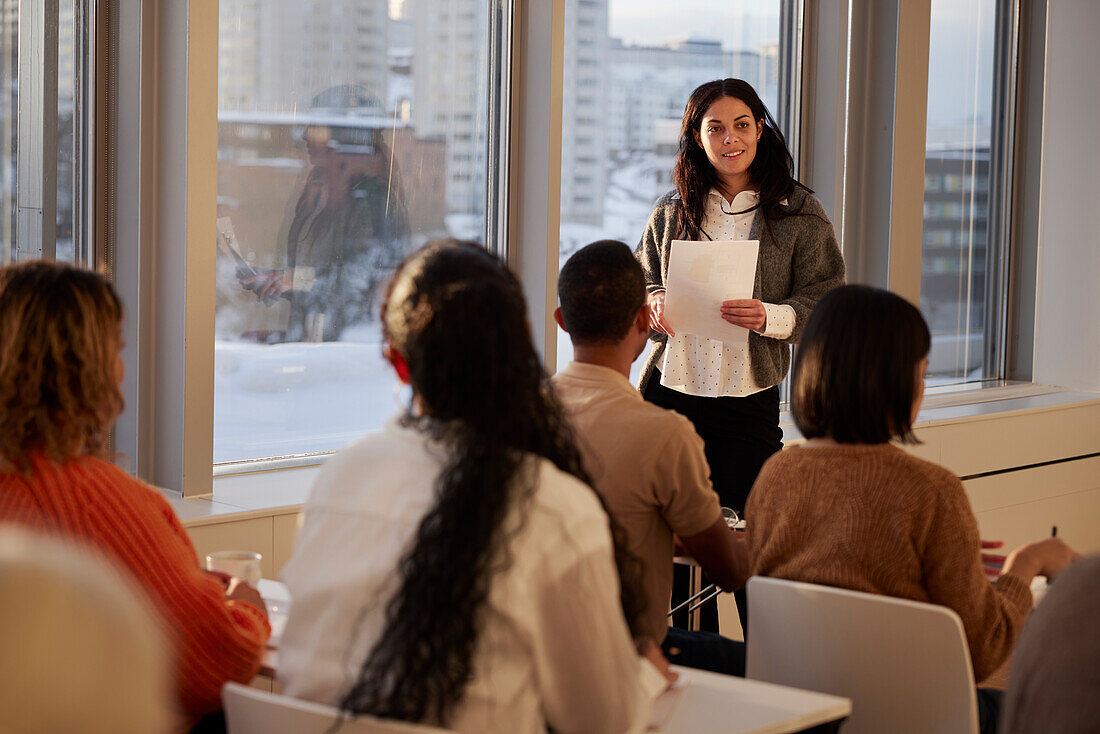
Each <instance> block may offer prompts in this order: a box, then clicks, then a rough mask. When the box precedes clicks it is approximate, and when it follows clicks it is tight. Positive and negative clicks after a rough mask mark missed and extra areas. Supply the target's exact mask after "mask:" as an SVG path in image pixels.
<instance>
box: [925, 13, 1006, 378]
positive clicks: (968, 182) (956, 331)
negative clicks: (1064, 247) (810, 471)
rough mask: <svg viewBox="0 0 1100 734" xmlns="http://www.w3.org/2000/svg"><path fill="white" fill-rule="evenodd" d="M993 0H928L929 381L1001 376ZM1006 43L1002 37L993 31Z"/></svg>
mask: <svg viewBox="0 0 1100 734" xmlns="http://www.w3.org/2000/svg"><path fill="white" fill-rule="evenodd" d="M995 28H996V7H995V3H994V2H993V0H960V1H958V2H955V1H954V0H932V16H931V28H930V34H929V36H930V46H929V54H928V59H929V60H928V128H927V139H926V145H925V189H924V237H923V242H924V247H923V250H922V257H921V284H920V293H921V298H920V300H921V303H920V306H921V312H922V313H923V314H924V317H925V319H926V320H927V321H928V325H929V327H930V329H931V331H932V351H931V353H930V355H929V366H928V373H929V379H930V382H931V384H936V383H941V384H942V383H949V382H964V381H973V380H980V379H982V378H985V377H990V376H994V377H1000V375H999V374H995V373H996V371H997V370H996V368H995V366H994V365H991V364H988V363H987V355H988V354H989V353H990V348H991V347H992V346H993V345H992V344H990V343H989V342H990V341H991V340H996V339H998V338H999V337H998V335H997V334H996V333H995V332H994V330H993V329H991V328H990V327H989V324H990V322H989V318H988V317H989V314H987V313H986V309H987V296H988V295H989V293H988V289H989V288H990V286H991V284H990V282H989V278H988V277H987V276H988V273H989V262H990V260H991V259H994V258H997V257H999V256H1000V251H999V250H998V249H996V248H995V247H994V246H995V245H996V244H997V243H990V242H988V238H987V237H986V232H987V231H988V227H989V222H990V188H989V182H990V176H989V174H990V154H991V148H992V146H993V140H994V136H995V135H997V134H998V132H997V129H996V126H995V124H994V120H995V116H994V107H993V105H994V99H993V84H994V82H993V73H994V60H995V54H996V51H997V49H996V43H997V40H998V39H995ZM1000 40H1001V42H1003V39H1000Z"/></svg>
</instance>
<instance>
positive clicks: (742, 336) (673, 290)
mask: <svg viewBox="0 0 1100 734" xmlns="http://www.w3.org/2000/svg"><path fill="white" fill-rule="evenodd" d="M759 253H760V240H740V241H732V240H723V241H716V242H692V241H689V240H673V241H672V250H671V252H669V256H668V277H667V278H666V279H665V321H667V322H668V325H669V326H670V327H672V331H673V332H675V333H676V334H695V335H696V336H701V337H706V338H707V339H718V340H720V341H723V342H726V343H727V344H745V343H746V342H748V339H749V332H748V329H745V328H742V327H740V326H734V325H733V324H731V323H729V322H728V321H726V320H725V319H723V318H722V312H721V308H722V301H729V300H732V299H734V298H752V288H753V285H754V284H755V282H756V258H757V256H758V255H759Z"/></svg>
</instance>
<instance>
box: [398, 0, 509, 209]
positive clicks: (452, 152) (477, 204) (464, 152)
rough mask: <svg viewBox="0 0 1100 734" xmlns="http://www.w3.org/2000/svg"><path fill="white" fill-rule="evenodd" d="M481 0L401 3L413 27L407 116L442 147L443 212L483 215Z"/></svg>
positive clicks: (484, 92)
mask: <svg viewBox="0 0 1100 734" xmlns="http://www.w3.org/2000/svg"><path fill="white" fill-rule="evenodd" d="M487 6H488V4H487V3H485V2H484V1H483V0H422V1H421V2H416V3H413V4H411V7H406V8H405V12H406V13H407V14H408V17H410V18H411V20H412V23H413V26H414V27H415V39H416V47H415V50H414V52H413V62H412V63H413V100H414V101H413V104H412V120H413V127H414V128H415V129H416V134H417V135H418V136H419V137H421V138H433V139H439V140H443V141H444V142H445V147H446V182H447V184H446V186H447V193H446V196H447V210H448V211H449V212H457V213H463V214H483V213H484V208H485V191H486V181H485V170H486V160H485V151H486V146H485V131H486V129H487V128H486V124H487V123H486V114H485V110H486V107H487V105H486V102H485V101H486V100H487V99H488V96H487V87H488V82H489V80H488V73H487V71H486V68H487V66H486V59H485V54H486V49H487V47H488V43H487V40H486V39H485V38H484V35H485V30H484V29H485V28H486V24H487V16H486V13H487V12H488V10H487Z"/></svg>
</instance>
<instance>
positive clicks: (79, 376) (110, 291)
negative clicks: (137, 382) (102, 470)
mask: <svg viewBox="0 0 1100 734" xmlns="http://www.w3.org/2000/svg"><path fill="white" fill-rule="evenodd" d="M121 347H122V303H121V301H119V299H118V295H117V294H116V293H115V290H114V288H113V287H111V284H110V283H109V282H108V281H107V280H106V279H105V278H104V277H103V276H101V275H99V274H98V273H95V272H93V271H91V270H84V269H82V268H77V267H73V266H71V265H63V264H60V263H54V262H46V261H33V262H26V263H21V264H18V265H9V266H7V267H4V268H0V464H3V465H6V466H8V467H14V468H15V469H16V470H17V471H19V472H20V473H24V474H25V473H28V472H29V471H30V470H31V462H30V455H31V454H32V453H38V454H41V455H43V456H45V457H46V458H47V459H50V460H52V461H56V462H65V461H68V460H70V459H73V458H76V457H78V456H83V455H92V456H99V457H104V456H105V455H106V453H107V440H108V436H109V432H110V429H111V426H112V425H113V424H114V421H115V418H117V417H118V414H119V413H120V412H122V405H123V403H122V392H121V390H120V389H119V384H118V373H117V365H118V357H119V350H120V349H121Z"/></svg>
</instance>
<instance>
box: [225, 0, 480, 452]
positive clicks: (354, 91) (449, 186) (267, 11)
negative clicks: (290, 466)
mask: <svg viewBox="0 0 1100 734" xmlns="http://www.w3.org/2000/svg"><path fill="white" fill-rule="evenodd" d="M485 6H486V3H484V2H482V1H481V0H325V2H302V0H221V3H220V17H219V21H220V31H219V33H220V37H219V58H218V84H219V86H218V238H217V246H218V260H217V262H218V273H217V297H216V298H217V302H216V317H215V330H216V334H215V340H216V341H215V368H216V373H215V403H214V413H215V415H214V459H215V462H219V463H220V462H228V461H237V460H243V459H253V458H262V457H273V456H286V455H292V454H301V453H308V452H314V451H327V450H333V449H336V448H339V447H340V446H343V445H344V444H346V443H347V442H348V441H349V440H352V439H354V438H356V437H358V436H360V435H362V434H363V433H364V432H365V431H367V430H370V429H374V428H378V427H380V426H381V425H382V423H383V422H384V421H385V420H386V419H387V417H388V416H389V415H391V414H392V413H393V412H394V411H395V410H396V409H397V407H398V406H397V403H396V402H395V390H394V386H395V380H394V379H393V378H392V377H391V372H390V369H389V367H388V365H387V364H386V363H385V362H384V361H383V360H382V357H381V329H380V326H379V321H378V319H379V313H378V311H379V306H380V300H381V298H382V296H383V292H384V289H385V286H386V283H387V281H388V278H389V276H390V274H391V273H392V271H393V269H394V267H395V266H396V265H397V264H398V263H399V262H400V261H401V259H402V258H403V257H404V256H405V255H406V254H407V253H408V252H409V251H411V250H412V249H414V248H415V247H417V246H419V245H420V244H423V243H424V242H426V241H428V240H429V239H432V238H435V237H440V236H455V237H462V238H467V239H474V240H477V241H484V238H485V222H486V211H485V208H486V194H485V190H486V188H485V187H486V183H485V173H486V170H487V166H488V162H487V160H486V158H487V151H488V145H487V137H488V136H487V133H488V125H489V121H488V119H487V114H488V109H489V101H488V96H487V95H488V89H487V80H488V78H489V75H488V71H487V68H486V47H487V42H486V41H487V39H486V37H485V36H486V33H485V29H486V26H487V22H488V21H487V18H486V15H485V13H486V9H485Z"/></svg>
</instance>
